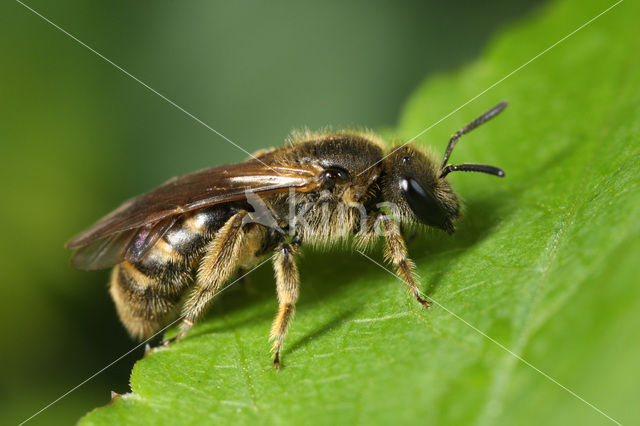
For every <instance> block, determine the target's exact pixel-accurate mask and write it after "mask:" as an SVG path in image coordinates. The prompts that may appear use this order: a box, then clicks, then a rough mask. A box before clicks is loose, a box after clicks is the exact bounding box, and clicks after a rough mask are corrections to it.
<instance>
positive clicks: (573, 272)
mask: <svg viewBox="0 0 640 426" xmlns="http://www.w3.org/2000/svg"><path fill="white" fill-rule="evenodd" d="M611 4H612V3H609V2H602V1H585V2H580V3H579V4H577V3H575V2H569V1H566V2H558V3H553V4H551V5H549V6H548V7H546V8H545V9H544V10H540V12H539V13H538V14H537V15H535V16H533V17H530V18H529V20H527V21H526V22H521V23H519V24H518V25H517V26H513V27H511V28H509V29H507V30H506V31H504V32H503V33H502V34H501V35H500V36H499V37H498V38H497V39H496V40H495V41H494V42H493V43H492V44H491V45H490V46H489V48H488V49H487V51H486V52H485V54H484V55H483V57H482V58H481V59H480V60H478V61H477V62H475V63H473V64H470V65H469V66H467V67H466V68H464V69H463V70H461V71H460V72H458V73H455V74H452V73H447V74H445V75H441V76H439V77H437V78H432V79H429V81H427V82H425V84H424V85H422V86H421V87H420V88H418V90H417V91H416V92H415V94H414V95H413V96H412V97H411V99H410V100H409V102H408V103H407V106H406V109H405V110H404V112H403V115H402V118H401V120H400V124H399V127H398V129H397V135H398V136H399V137H400V138H401V139H404V140H406V139H408V138H411V137H412V136H414V135H416V134H417V133H419V132H420V131H422V130H423V129H424V128H426V127H427V126H429V125H430V124H432V123H434V122H436V121H437V120H439V119H440V118H441V117H443V116H445V115H447V114H448V113H449V112H451V111H452V110H454V109H455V108H457V107H458V106H459V105H461V104H462V103H464V102H466V101H467V100H469V99H471V98H472V97H473V96H475V95H476V94H478V93H480V92H481V91H483V90H484V89H485V88H487V87H489V86H490V85H492V84H493V83H495V82H497V81H498V80H500V79H501V78H502V77H504V76H505V75H508V74H509V73H510V72H511V71H513V70H514V69H516V68H518V67H519V66H520V65H522V64H523V63H525V62H526V61H528V60H529V59H531V58H532V57H534V56H535V55H537V54H538V53H539V52H541V51H543V50H544V49H545V48H547V47H548V46H550V45H552V44H553V43H555V42H556V41H558V40H559V39H561V38H562V37H564V36H565V35H567V34H568V33H569V32H571V31H572V30H574V29H576V28H578V27H579V26H580V25H582V24H583V23H585V22H586V21H588V20H589V19H591V18H592V17H594V16H595V15H597V14H598V13H600V12H601V11H603V10H604V9H605V8H606V7H608V6H609V5H611ZM577 6H579V7H577ZM639 9H640V5H639V4H638V3H637V2H632V1H626V2H623V3H621V4H620V5H618V6H617V7H615V8H614V9H612V10H611V11H609V12H608V13H606V14H604V15H603V16H602V17H600V18H599V19H597V20H596V21H594V22H593V23H591V24H590V25H588V26H586V27H585V28H583V29H582V30H580V31H579V32H577V33H576V34H574V35H572V36H571V37H569V38H568V39H566V40H565V41H564V42H562V43H561V44H559V45H557V46H555V47H554V48H553V49H551V50H550V51H548V52H547V53H545V54H544V55H542V56H540V57H539V58H537V59H536V60H535V61H533V62H531V63H530V64H528V65H527V66H525V67H524V68H522V69H520V70H519V71H518V72H517V73H515V74H513V75H511V76H510V77H509V78H507V79H506V80H504V81H503V82H501V83H500V84H498V85H497V86H495V87H494V88H493V89H491V90H490V91H488V92H487V93H485V94H483V95H482V96H481V97H479V98H478V99H477V100H475V101H474V102H472V103H470V104H469V105H468V106H465V107H464V108H463V109H461V110H460V111H459V112H457V113H456V114H454V115H452V116H451V117H450V118H448V119H446V120H444V121H443V122H442V123H440V124H438V125H437V126H435V127H433V129H431V130H430V131H429V132H428V133H426V134H425V135H424V136H422V137H420V138H419V139H418V141H417V142H416V143H420V144H424V145H427V144H433V145H434V147H435V149H436V150H437V152H439V153H441V152H442V151H443V149H444V146H445V144H446V141H447V140H448V137H449V135H450V134H451V133H453V131H455V130H457V129H458V128H460V127H461V126H462V125H464V124H465V123H466V122H468V121H469V120H471V119H473V118H475V117H476V116H477V115H479V114H480V113H482V112H483V111H485V110H486V109H488V108H489V107H491V106H493V105H494V104H495V103H497V101H499V100H502V99H507V100H509V102H510V107H509V108H508V109H507V110H506V111H505V112H504V113H503V114H502V115H501V116H500V117H498V118H497V119H495V120H493V121H492V122H490V123H488V124H486V125H484V126H482V127H481V128H480V129H478V130H476V131H474V132H473V133H471V134H469V135H466V136H464V137H463V139H462V140H461V142H460V143H459V145H458V147H457V148H456V150H455V152H454V154H453V158H452V162H453V163H462V162H479V163H487V164H495V165H498V166H501V167H502V168H504V169H505V170H506V172H507V177H506V178H505V179H501V180H500V179H496V178H493V177H489V176H485V175H479V174H462V173H457V174H455V173H454V174H452V176H451V180H452V181H453V183H454V185H455V187H456V188H457V190H458V191H459V193H460V194H461V195H462V197H463V198H464V199H465V200H466V202H465V204H466V214H465V217H464V219H463V220H462V222H461V224H460V226H459V229H458V232H457V233H456V234H455V235H454V236H453V237H449V236H446V235H441V234H439V233H435V232H434V233H430V234H428V235H425V236H421V237H418V238H416V239H415V240H413V241H412V242H411V243H410V245H409V249H410V253H411V254H412V257H413V258H414V260H415V261H416V264H417V265H418V270H419V273H420V275H421V277H422V289H423V290H424V291H425V292H426V293H427V294H428V295H429V296H430V297H432V298H433V299H434V300H435V301H436V302H437V305H436V306H434V308H433V309H431V310H430V311H424V310H422V309H421V308H420V307H419V306H418V304H417V303H415V301H414V300H411V299H410V298H409V297H407V295H406V294H405V290H404V288H403V285H402V283H401V282H399V281H398V280H397V279H396V278H394V277H392V276H390V275H389V274H388V273H387V272H385V271H384V270H382V269H380V268H379V267H378V266H376V265H375V264H374V263H372V262H370V261H369V260H368V259H366V258H364V257H362V256H360V255H359V254H357V253H355V252H352V251H348V252H345V251H340V250H336V251H331V252H329V253H323V252H316V251H313V250H309V249H307V250H306V251H305V256H304V258H303V259H301V262H300V269H301V278H302V289H301V292H302V293H301V300H300V303H299V305H298V315H297V317H296V320H295V321H294V323H293V327H292V329H291V332H290V333H289V336H288V339H287V341H286V347H285V351H284V354H283V355H284V362H285V365H286V367H285V368H284V369H282V370H281V371H279V372H278V371H275V370H272V369H271V360H270V356H269V344H268V342H267V336H268V333H269V328H270V322H271V319H272V316H273V315H274V313H275V309H276V306H277V303H276V299H275V290H274V285H273V279H272V277H271V275H272V273H271V271H270V267H269V266H266V265H265V266H263V267H261V268H260V269H259V270H258V271H256V272H255V273H253V274H252V275H251V276H250V277H249V281H250V283H249V286H248V287H247V288H242V287H241V286H235V287H234V288H232V289H230V290H229V291H228V292H225V294H224V295H223V296H222V297H221V298H220V300H219V301H218V303H217V304H216V305H215V307H214V308H213V309H212V311H211V313H210V314H209V315H208V317H207V318H206V319H204V320H203V321H201V322H200V323H198V324H197V325H196V327H195V328H194V329H193V330H192V332H191V333H190V335H189V336H188V337H187V338H186V339H185V340H183V341H181V342H179V343H178V344H176V345H174V346H172V347H171V348H169V349H165V350H160V351H157V352H156V353H154V354H152V355H151V356H149V357H147V358H145V359H142V360H141V361H139V362H138V363H137V364H136V366H135V368H134V369H133V373H132V376H131V389H132V393H131V394H127V395H125V396H123V397H122V398H120V399H117V400H116V401H115V402H114V403H113V404H111V405H109V406H107V407H103V408H99V409H96V410H94V411H92V412H91V413H89V414H88V415H87V416H86V417H84V418H83V419H82V421H81V423H82V424H84V425H92V424H96V425H102V424H109V425H111V424H140V423H144V424H167V423H171V424H203V423H213V424H214V423H233V424H254V423H268V424H272V423H275V424H300V423H304V424H324V423H329V424H334V423H340V424H352V423H357V424H383V423H394V424H395V423H420V424H423V423H435V424H441V423H454V424H495V423H499V424H538V423H540V422H543V421H548V420H549V419H553V422H554V423H558V424H568V423H572V424H606V423H610V420H608V419H607V417H605V415H604V414H602V413H600V412H599V411H597V409H598V410H601V411H602V412H604V413H606V414H607V415H609V416H611V417H612V418H615V419H616V420H618V421H620V422H622V423H633V422H638V421H639V420H640V415H639V414H640V413H639V411H638V408H637V393H636V383H637V382H638V380H639V379H640V369H638V368H637V359H639V356H640V339H639V337H640V332H639V331H638V327H637V325H638V324H639V323H640V297H639V296H640V287H639V286H638V285H637V284H638V266H637V261H638V259H640V238H639V237H640V221H638V213H639V212H640V191H638V189H639V178H640V162H639V160H640V148H639V143H638V141H639V137H640V119H639V118H640V78H639V77H638V76H640V56H639V55H638V54H637V53H638V51H639V49H640V37H639V35H640V34H639V27H638V25H637V18H638V16H640V10H639ZM463 30H464V29H461V31H463ZM370 255H371V256H372V257H373V258H374V259H376V260H378V261H381V254H380V251H379V250H377V251H373V252H372V253H370ZM483 333H486V336H485V335H484V334H483ZM487 336H489V337H487ZM497 343H499V344H500V345H504V347H505V348H508V349H509V351H511V352H508V351H506V350H505V348H502V347H500V346H499V345H498V344H497ZM516 355H517V356H519V357H522V358H523V359H525V360H526V361H527V362H529V363H530V364H531V366H529V365H526V364H524V363H523V362H521V361H520V360H518V359H517V358H516ZM536 369H538V370H539V371H537V370H536ZM541 372H543V373H544V374H547V375H548V376H549V377H550V378H553V379H554V380H556V381H557V382H558V383H554V382H553V381H551V379H550V378H548V377H545V376H544V375H543V374H542V373H541ZM560 385H562V386H564V387H566V388H567V389H568V390H567V389H563V388H562V387H561V386H560ZM569 390H570V391H571V392H575V394H572V393H571V392H570V391H569ZM578 396H579V397H580V398H583V399H584V401H583V400H581V399H579V398H578ZM587 402H588V403H587ZM588 404H592V405H593V406H590V405H588ZM595 407H597V409H596V408H595Z"/></svg>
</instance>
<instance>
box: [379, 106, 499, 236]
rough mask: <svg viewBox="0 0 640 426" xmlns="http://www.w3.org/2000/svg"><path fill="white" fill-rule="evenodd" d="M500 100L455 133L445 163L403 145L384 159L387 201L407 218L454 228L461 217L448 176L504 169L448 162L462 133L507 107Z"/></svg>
mask: <svg viewBox="0 0 640 426" xmlns="http://www.w3.org/2000/svg"><path fill="white" fill-rule="evenodd" d="M506 106H507V104H506V102H501V103H499V104H498V105H496V106H495V107H493V108H492V109H490V110H489V111H487V112H486V113H484V114H483V115H482V116H480V117H478V118H477V119H475V120H474V121H472V122H471V123H469V124H468V125H467V126H465V127H464V128H462V130H460V131H459V132H457V133H455V134H454V135H453V137H452V138H451V140H450V141H449V145H448V146H447V150H446V152H445V155H444V159H443V160H442V163H441V164H440V165H438V162H437V161H435V160H434V159H433V158H431V157H430V156H429V155H427V154H425V153H423V152H421V151H420V150H418V149H416V148H414V147H412V146H409V145H406V144H405V145H402V146H401V147H400V148H397V149H395V150H394V151H392V152H391V154H390V155H389V156H388V157H387V158H385V160H384V161H385V163H384V170H385V174H386V176H385V181H384V184H383V192H384V196H385V200H387V201H389V202H391V203H394V204H395V205H396V207H397V209H398V210H399V213H400V214H401V215H402V217H403V219H404V220H407V221H417V222H421V223H423V224H425V225H429V226H433V227H436V228H440V229H442V230H443V231H446V232H448V233H450V234H451V233H453V231H454V230H455V222H456V221H457V220H458V218H459V217H460V203H459V201H458V197H457V196H456V194H455V193H454V192H453V189H452V188H451V185H450V184H449V182H448V181H447V179H446V176H447V175H448V174H449V173H451V172H455V171H465V172H481V173H487V174H491V175H494V176H498V177H504V171H502V170H501V169H499V168H497V167H493V166H487V165H484V164H460V165H447V162H448V161H449V156H450V155H451V151H452V150H453V147H454V146H455V144H456V143H457V141H458V139H459V138H460V136H462V135H464V134H465V133H467V132H469V131H471V130H473V129H475V128H476V127H478V126H479V125H481V124H482V123H485V122H487V121H488V120H490V119H492V118H493V117H495V116H496V115H498V114H499V113H500V112H502V110H504V109H505V108H506Z"/></svg>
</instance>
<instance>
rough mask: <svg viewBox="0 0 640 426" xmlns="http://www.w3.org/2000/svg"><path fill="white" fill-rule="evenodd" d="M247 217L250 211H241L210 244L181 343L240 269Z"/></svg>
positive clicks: (183, 325)
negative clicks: (244, 223)
mask: <svg viewBox="0 0 640 426" xmlns="http://www.w3.org/2000/svg"><path fill="white" fill-rule="evenodd" d="M246 214H247V212H246V211H240V212H238V213H236V214H235V215H233V216H232V217H231V218H230V219H229V220H228V221H227V222H226V223H225V224H224V225H223V226H222V228H220V230H219V231H218V233H217V234H216V236H215V238H214V239H213V240H211V242H210V243H209V244H208V245H207V247H206V251H205V255H204V257H203V259H202V261H201V263H200V268H199V269H198V274H197V279H196V287H195V288H194V289H193V292H192V293H191V295H190V296H189V299H188V300H187V301H186V303H185V305H184V307H183V310H182V316H183V320H182V323H181V324H180V331H179V332H178V335H177V336H176V339H177V340H180V339H182V338H183V337H184V336H185V335H186V334H187V332H188V331H189V329H191V327H193V324H194V323H195V321H196V320H197V319H198V318H199V317H200V316H201V315H202V314H203V313H204V311H205V310H206V308H207V307H208V306H209V304H210V303H211V301H212V300H213V298H214V297H215V296H216V294H217V293H218V292H219V291H220V287H221V286H222V285H223V284H224V283H225V282H226V281H227V280H228V279H229V278H230V277H231V275H232V274H233V273H234V272H235V270H236V269H237V267H238V263H239V260H240V259H239V254H240V252H241V250H242V244H243V240H244V236H245V231H244V229H243V228H242V219H243V218H244V217H245V216H246ZM167 343H170V342H167Z"/></svg>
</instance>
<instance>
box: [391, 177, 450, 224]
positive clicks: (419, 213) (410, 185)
mask: <svg viewBox="0 0 640 426" xmlns="http://www.w3.org/2000/svg"><path fill="white" fill-rule="evenodd" d="M400 189H401V191H402V192H403V193H404V197H405V199H406V200H407V203H408V204H409V207H410V208H411V210H412V211H413V213H414V214H415V215H416V217H417V218H418V219H419V220H420V221H421V222H422V223H424V224H426V225H430V226H435V227H437V228H441V229H443V230H445V231H447V232H449V230H450V228H451V218H450V217H449V215H447V213H446V212H445V211H444V209H443V208H442V204H441V203H440V201H438V200H437V199H436V198H435V197H434V195H433V194H432V193H431V191H428V190H426V189H425V188H423V187H422V185H420V184H419V183H418V181H416V180H415V179H412V178H402V179H400Z"/></svg>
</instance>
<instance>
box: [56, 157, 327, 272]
mask: <svg viewBox="0 0 640 426" xmlns="http://www.w3.org/2000/svg"><path fill="white" fill-rule="evenodd" d="M320 171H321V168H320V166H318V165H315V164H313V163H309V164H305V166H304V167H284V166H277V165H273V166H266V165H264V164H263V163H261V162H259V161H256V160H250V161H246V162H244V163H237V164H232V165H227V166H220V167H212V168H209V169H204V170H200V171H198V172H195V173H191V174H188V175H185V176H182V177H179V178H173V179H170V180H169V181H167V182H165V183H164V184H162V185H160V186H159V187H157V188H155V189H153V190H151V191H150V192H148V193H146V194H143V195H140V196H138V197H135V198H133V199H131V200H129V201H127V202H125V203H124V204H123V205H122V206H120V207H119V208H118V209H116V210H115V211H113V212H112V213H110V214H109V215H107V216H105V217H104V218H102V219H101V220H99V221H98V222H97V223H96V224H95V225H94V226H92V227H91V228H89V229H88V230H87V231H85V232H83V233H81V234H80V235H78V236H76V237H75V238H73V239H72V240H71V241H69V243H67V248H70V249H80V250H78V252H77V253H76V255H75V256H74V259H73V261H72V264H73V266H75V267H77V268H80V269H101V268H105V267H109V266H112V265H114V264H115V263H118V262H119V261H121V260H122V259H124V258H129V259H132V260H135V259H137V258H139V257H140V256H141V255H142V254H143V253H144V251H146V249H148V248H149V247H150V246H151V245H153V243H155V241H157V239H158V238H159V237H161V236H162V235H163V234H164V232H166V231H167V230H168V229H169V228H170V226H171V225H172V224H173V222H172V221H174V220H175V218H177V216H178V215H180V214H182V213H185V212H189V211H193V210H196V209H199V208H202V207H206V206H211V205H214V204H221V203H227V202H231V201H237V200H243V199H245V198H246V193H247V191H249V192H252V193H257V194H262V195H264V194H270V193H276V192H283V191H287V190H288V189H289V188H293V189H294V190H296V191H300V192H309V191H313V190H315V189H317V188H318V187H319V185H320V184H321V178H320ZM167 224H169V225H168V226H167ZM132 230H133V231H132ZM128 231H130V232H128Z"/></svg>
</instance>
